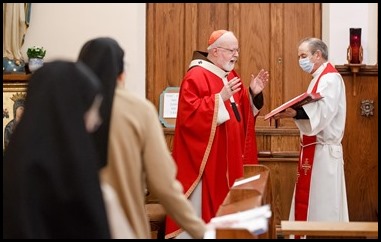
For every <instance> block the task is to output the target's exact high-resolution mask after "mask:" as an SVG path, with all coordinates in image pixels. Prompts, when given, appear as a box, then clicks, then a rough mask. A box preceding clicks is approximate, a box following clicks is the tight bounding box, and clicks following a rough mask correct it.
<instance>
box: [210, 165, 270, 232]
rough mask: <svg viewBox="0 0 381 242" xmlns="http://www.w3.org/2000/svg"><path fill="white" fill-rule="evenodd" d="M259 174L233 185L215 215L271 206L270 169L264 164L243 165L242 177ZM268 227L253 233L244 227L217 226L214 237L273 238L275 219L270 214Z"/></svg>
mask: <svg viewBox="0 0 381 242" xmlns="http://www.w3.org/2000/svg"><path fill="white" fill-rule="evenodd" d="M257 175H259V178H258V179H255V180H252V181H249V182H246V183H243V184H240V185H237V186H233V187H232V188H231V189H230V191H229V193H228V195H227V196H226V198H225V200H224V202H223V203H222V205H221V206H220V207H219V209H218V211H217V216H222V215H227V214H232V213H236V212H240V211H244V210H248V209H253V208H256V207H260V206H262V205H265V204H270V207H271V208H272V192H271V182H270V169H269V168H268V167H266V166H264V165H245V166H244V178H249V177H253V176H257ZM268 227H269V229H268V231H267V232H266V233H264V234H260V235H258V236H257V235H255V234H252V233H250V232H249V231H247V230H246V229H237V228H218V229H216V239H228V238H236V239H274V238H276V233H275V221H274V215H273V214H272V216H271V218H269V225H268Z"/></svg>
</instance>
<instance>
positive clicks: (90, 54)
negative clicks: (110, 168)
mask: <svg viewBox="0 0 381 242" xmlns="http://www.w3.org/2000/svg"><path fill="white" fill-rule="evenodd" d="M123 58H124V51H123V49H122V48H121V47H120V46H119V44H118V43H117V42H116V41H115V40H114V39H112V38H109V37H100V38H95V39H92V40H89V41H88V42H86V43H85V44H84V45H83V47H82V49H81V51H80V53H79V57H78V60H79V61H82V62H83V63H85V64H86V65H88V66H89V67H90V69H92V70H93V71H94V73H95V74H96V75H97V76H98V77H99V79H100V80H101V83H102V86H103V102H102V106H101V115H102V119H103V122H102V125H101V126H100V127H99V129H98V131H97V132H95V133H94V137H95V142H96V145H97V150H98V151H99V154H100V157H101V166H104V165H106V163H107V153H108V150H107V147H108V135H109V130H110V119H111V109H112V103H113V99H114V93H115V87H116V80H117V77H118V75H120V74H121V73H122V72H123V71H124V62H123Z"/></svg>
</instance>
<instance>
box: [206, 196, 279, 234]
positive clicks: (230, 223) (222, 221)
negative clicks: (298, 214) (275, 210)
mask: <svg viewBox="0 0 381 242" xmlns="http://www.w3.org/2000/svg"><path fill="white" fill-rule="evenodd" d="M270 217H271V210H270V205H268V204H266V205H263V206H261V207H257V208H253V209H248V210H244V211H241V212H237V213H232V214H227V215H223V216H218V217H214V218H212V219H211V220H210V222H209V224H208V225H207V226H208V230H207V232H206V233H205V234H204V239H213V238H215V229H217V228H239V229H247V230H248V231H250V232H251V233H253V234H256V235H259V234H263V233H265V232H267V231H268V219H269V218H270Z"/></svg>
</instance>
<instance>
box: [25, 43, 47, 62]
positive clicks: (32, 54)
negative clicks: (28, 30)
mask: <svg viewBox="0 0 381 242" xmlns="http://www.w3.org/2000/svg"><path fill="white" fill-rule="evenodd" d="M26 54H27V56H28V58H29V59H31V58H38V59H44V57H45V55H46V50H45V49H44V47H40V46H33V47H29V48H28V51H27V52H26Z"/></svg>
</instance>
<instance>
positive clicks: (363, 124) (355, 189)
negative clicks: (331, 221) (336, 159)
mask: <svg viewBox="0 0 381 242" xmlns="http://www.w3.org/2000/svg"><path fill="white" fill-rule="evenodd" d="M373 70H377V72H374V71H373V72H371V71H367V70H363V71H361V72H360V73H358V74H357V77H356V82H353V80H354V78H353V75H352V73H350V72H345V73H343V77H344V80H345V84H346V93H347V121H346V127H345V133H344V137H343V150H344V162H345V178H346V179H345V180H346V185H347V196H348V207H349V218H350V220H352V221H378V216H377V214H378V110H379V109H378V67H377V66H375V67H373ZM354 91H355V92H356V95H354V94H353V92H354ZM365 100H369V101H372V102H373V103H372V104H373V108H374V109H373V114H371V115H369V116H366V115H362V114H361V113H362V109H361V106H362V105H361V103H362V101H365Z"/></svg>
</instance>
